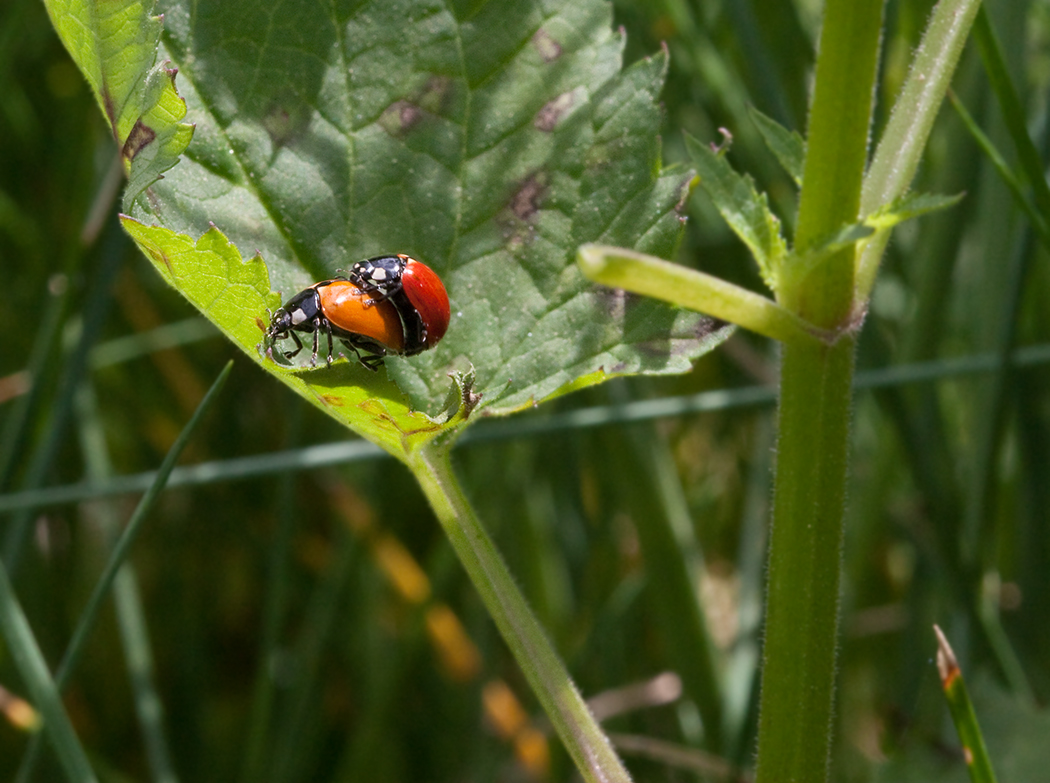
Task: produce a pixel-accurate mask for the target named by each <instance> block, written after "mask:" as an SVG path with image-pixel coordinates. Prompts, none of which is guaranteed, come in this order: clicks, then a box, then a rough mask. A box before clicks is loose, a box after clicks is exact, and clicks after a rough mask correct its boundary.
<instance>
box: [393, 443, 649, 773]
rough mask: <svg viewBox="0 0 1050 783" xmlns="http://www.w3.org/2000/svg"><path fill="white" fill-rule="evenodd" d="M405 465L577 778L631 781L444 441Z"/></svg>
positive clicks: (426, 449) (432, 444)
mask: <svg viewBox="0 0 1050 783" xmlns="http://www.w3.org/2000/svg"><path fill="white" fill-rule="evenodd" d="M408 465H409V467H410V468H411V469H412V472H413V473H414V474H415V476H416V479H417V480H418V481H419V483H420V486H421V487H422V489H423V492H424V493H425V494H426V496H427V499H428V500H429V501H430V505H431V506H432V507H433V509H434V512H435V514H437V518H438V520H439V521H440V522H441V526H442V527H443V528H444V530H445V533H446V535H447V536H448V539H449V541H450V542H451V543H452V547H453V549H454V550H455V552H456V555H457V556H458V557H459V560H460V562H461V563H462V564H463V567H464V568H465V569H466V571H467V574H468V575H469V576H470V579H471V581H472V582H473V583H474V586H475V588H477V590H478V593H480V595H481V600H482V601H483V602H484V603H485V607H486V609H488V612H489V615H491V617H492V619H493V620H495V622H496V626H497V627H498V628H499V630H500V633H501V634H502V635H503V639H504V641H505V642H506V643H507V646H508V647H510V650H511V652H512V653H513V655H514V657H515V659H516V660H517V661H518V665H519V666H521V668H522V671H524V673H525V676H526V678H527V679H528V681H529V685H531V686H532V690H533V692H534V693H535V694H536V697H537V698H538V699H539V701H540V704H541V705H543V708H544V710H545V711H546V713H547V717H548V718H549V719H550V721H551V724H552V725H553V726H554V729H555V731H557V733H558V736H559V737H561V740H562V742H563V743H564V744H565V748H566V749H567V750H568V752H569V755H570V756H572V759H573V761H574V762H575V763H576V767H577V769H578V770H579V771H580V774H581V775H582V776H583V778H584V780H587V781H594V782H595V783H597V782H598V781H608V782H609V783H616V782H619V783H626V781H630V779H631V778H630V775H628V774H627V770H626V769H625V768H624V766H623V764H622V762H621V761H620V759H619V758H618V757H617V755H616V753H615V752H614V751H613V749H612V746H611V745H610V744H609V740H608V739H607V738H606V736H605V734H603V733H602V730H601V728H600V727H599V726H598V723H597V721H595V719H594V716H592V715H591V712H590V710H589V709H588V708H587V705H586V704H585V703H584V701H583V697H581V696H580V693H579V691H578V690H577V689H576V686H575V685H574V684H573V682H572V679H571V678H570V677H569V673H568V671H567V670H566V668H565V664H564V663H562V661H561V659H560V658H559V657H558V654H557V653H556V652H555V651H554V647H553V646H552V645H551V643H550V640H549V639H548V638H547V635H546V634H545V633H544V631H543V628H542V627H541V626H540V624H539V621H538V620H537V619H536V616H535V615H534V614H533V613H532V611H531V610H530V609H529V607H528V604H527V603H526V602H525V597H524V596H523V595H522V594H521V591H520V590H519V589H518V586H517V584H515V582H514V579H513V577H512V576H511V574H510V572H509V571H508V570H507V566H506V564H505V563H504V562H503V558H502V557H501V556H500V554H499V552H498V551H497V550H496V546H495V544H493V542H492V539H491V538H489V535H488V533H487V532H486V531H485V528H484V527H482V525H481V522H480V520H478V518H477V516H476V515H475V514H474V510H473V508H471V506H470V504H469V502H468V501H467V499H466V497H465V496H464V495H463V490H462V488H461V487H460V485H459V483H458V481H457V480H456V477H455V475H454V473H453V471H452V465H451V463H450V461H449V447H448V445H446V444H435V443H431V444H428V445H427V446H424V447H423V448H421V449H419V450H417V451H415V452H413V453H412V454H411V455H410V457H409V460H408Z"/></svg>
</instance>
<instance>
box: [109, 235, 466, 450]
mask: <svg viewBox="0 0 1050 783" xmlns="http://www.w3.org/2000/svg"><path fill="white" fill-rule="evenodd" d="M123 224H124V229H125V230H126V231H127V232H128V233H129V234H130V235H131V237H132V238H133V239H134V240H135V242H136V243H137V244H138V246H139V247H140V248H142V250H143V251H144V252H145V253H146V254H147V255H148V256H149V257H150V258H151V259H152V260H153V262H154V265H155V266H156V267H157V269H158V270H159V271H160V273H161V275H163V277H164V278H165V280H167V281H168V283H170V284H171V285H172V286H174V287H175V288H177V289H179V290H180V291H182V292H183V293H184V294H185V295H186V297H187V298H188V299H189V300H190V301H191V302H193V303H194V304H197V305H198V307H200V308H201V311H202V312H203V313H204V314H205V315H206V316H208V318H210V319H211V320H212V321H213V322H214V323H215V324H216V325H217V326H218V327H219V328H220V329H222V330H223V331H224V332H226V334H227V335H229V336H230V337H231V339H233V340H234V341H235V342H237V343H238V344H240V345H241V346H242V347H244V348H245V350H246V351H247V352H248V353H249V355H250V356H253V357H254V358H255V359H256V360H257V361H259V362H260V363H264V364H265V365H266V366H268V367H269V368H271V370H272V371H273V372H276V373H280V375H281V376H282V379H283V380H284V381H285V383H287V384H288V385H289V386H291V387H292V388H293V389H295V390H296V391H297V392H298V393H299V394H301V395H303V396H304V397H306V398H307V399H309V400H311V401H313V402H314V403H315V404H316V405H318V406H319V407H320V408H322V409H323V410H325V411H326V412H328V413H329V414H330V415H332V416H333V417H334V418H336V419H338V420H339V421H341V422H343V423H344V424H346V425H347V426H349V427H351V428H352V429H355V430H357V431H358V432H360V433H361V434H363V435H365V436H366V437H368V438H369V440H371V441H372V442H374V443H376V444H378V445H379V446H381V447H382V448H384V449H386V450H387V451H388V452H390V453H391V454H392V455H394V456H395V457H398V458H404V455H405V454H406V453H408V452H410V451H412V450H414V449H416V448H418V447H419V446H420V445H421V444H423V443H425V442H427V441H429V440H431V439H432V438H434V437H435V436H437V435H439V434H441V431H442V429H441V426H440V425H439V424H438V423H437V422H435V421H433V420H432V419H430V418H429V417H427V416H426V415H424V414H422V413H415V412H412V411H411V410H410V407H409V405H408V403H407V401H406V400H405V399H404V395H403V394H402V393H401V392H400V391H399V389H398V388H397V386H396V385H395V384H394V383H392V382H391V381H390V380H389V379H388V378H387V377H386V373H383V372H379V373H372V372H368V371H367V370H364V369H363V368H361V367H358V366H356V365H351V364H348V363H346V362H337V363H335V364H333V365H332V366H331V367H325V366H323V365H322V366H319V367H317V368H316V369H288V368H284V367H278V366H277V365H276V364H274V363H273V362H272V361H270V360H268V359H266V358H265V347H264V346H263V344H262V334H263V330H264V329H265V327H266V323H267V321H266V317H267V316H266V314H267V312H268V310H274V309H276V308H277V307H280V305H281V301H280V297H278V296H277V295H276V294H274V293H271V292H270V284H269V277H268V275H267V271H266V266H265V264H263V262H262V260H261V259H260V258H259V257H258V256H256V257H255V258H252V259H250V260H248V261H245V260H243V259H242V258H241V256H240V253H239V252H238V251H237V248H236V247H234V245H232V244H231V243H230V242H229V241H228V240H227V239H226V238H225V237H224V236H223V235H222V233H221V232H220V231H219V230H218V229H217V228H214V227H212V228H211V229H209V230H208V232H207V233H205V234H204V235H203V236H202V237H201V238H200V239H199V240H197V241H196V242H194V241H193V240H192V239H190V238H189V237H187V236H185V235H183V234H177V233H175V232H174V231H172V230H171V229H167V228H160V227H157V226H146V225H143V224H142V223H139V222H138V221H136V220H134V219H133V218H128V217H125V218H124V219H123ZM468 392H469V390H467V391H463V390H462V389H461V390H460V392H459V399H458V400H457V401H456V403H455V404H454V405H451V406H450V408H451V413H450V416H449V418H450V419H451V418H452V417H453V416H455V414H456V413H459V412H460V411H461V410H463V409H464V408H469V401H468V400H467V396H468Z"/></svg>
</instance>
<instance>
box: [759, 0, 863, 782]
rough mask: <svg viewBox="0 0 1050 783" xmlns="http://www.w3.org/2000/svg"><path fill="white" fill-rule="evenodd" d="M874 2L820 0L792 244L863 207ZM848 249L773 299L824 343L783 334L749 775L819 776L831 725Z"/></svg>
mask: <svg viewBox="0 0 1050 783" xmlns="http://www.w3.org/2000/svg"><path fill="white" fill-rule="evenodd" d="M881 19H882V3H881V2H880V0H829V1H828V3H827V5H826V7H825V12H824V27H823V30H822V32H821V39H820V56H819V59H818V61H817V81H816V84H815V87H814V98H813V105H812V109H811V112H810V120H809V137H808V139H807V143H806V162H805V169H804V174H803V183H804V184H803V188H802V196H801V201H800V205H799V224H798V231H797V233H796V239H795V246H796V250H798V251H804V250H806V249H807V248H809V247H812V246H814V245H815V244H816V243H817V242H819V241H820V239H821V238H822V237H826V236H829V235H831V234H833V233H834V232H835V231H838V230H839V229H840V228H841V227H842V226H843V225H846V224H849V223H852V222H853V221H855V220H856V219H857V217H858V213H859V209H860V191H861V185H862V181H863V174H864V164H865V157H866V154H867V139H868V125H869V122H870V113H871V92H872V85H873V84H874V79H875V66H876V59H877V53H878V42H879V34H880V24H881ZM853 270H854V251H853V250H852V249H847V250H844V251H842V252H841V253H837V254H836V255H835V256H834V257H833V258H832V259H830V260H829V261H828V262H827V263H825V264H821V265H820V266H819V267H817V268H816V269H814V270H813V271H812V272H811V273H809V274H805V275H798V276H796V277H789V278H788V280H789V283H788V284H786V285H784V287H783V288H782V289H781V291H780V292H779V293H780V294H781V296H780V301H781V303H782V304H784V305H786V306H788V307H789V308H791V309H794V310H795V312H796V313H797V314H798V315H799V316H801V317H802V318H804V319H805V320H807V321H809V322H810V323H813V324H815V325H817V326H819V327H823V328H825V329H839V330H842V335H843V336H842V337H841V338H840V339H839V340H838V341H836V342H834V343H831V344H829V345H813V344H812V343H806V342H790V343H786V344H785V345H784V348H783V357H782V363H781V371H780V403H779V409H778V433H779V434H778V437H779V440H778V445H777V465H776V475H775V484H774V496H773V498H774V508H773V525H772V530H771V533H770V544H769V577H768V578H769V586H768V593H767V608H766V628H765V641H764V647H763V653H762V654H763V667H762V692H761V697H760V704H759V725H758V761H757V782H758V783H773V781H776V783H783V782H784V781H807V782H811V781H824V780H827V776H828V760H829V751H830V747H831V737H832V712H833V709H832V708H833V703H834V692H835V662H836V646H837V641H838V622H839V618H838V612H839V578H840V577H839V573H840V568H841V561H842V552H841V548H842V538H843V532H842V526H843V504H844V500H845V485H846V465H847V453H848V446H849V416H850V390H851V387H852V383H853V352H854V348H855V342H856V337H855V332H853V331H852V330H851V329H850V328H849V327H850V319H851V314H852V312H853Z"/></svg>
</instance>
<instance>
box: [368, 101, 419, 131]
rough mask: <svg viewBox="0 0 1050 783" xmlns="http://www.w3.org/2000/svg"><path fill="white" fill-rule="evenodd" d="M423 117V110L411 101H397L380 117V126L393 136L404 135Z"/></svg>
mask: <svg viewBox="0 0 1050 783" xmlns="http://www.w3.org/2000/svg"><path fill="white" fill-rule="evenodd" d="M421 119H423V110H422V109H420V108H419V106H417V105H416V104H414V103H410V102H409V101H404V100H401V101H395V102H394V103H392V104H390V105H389V106H388V107H387V108H386V111H384V112H383V113H382V114H381V115H380V117H379V124H380V126H381V127H382V128H383V129H384V130H385V131H386V132H387V133H389V134H390V135H391V136H404V135H405V134H406V133H408V132H409V131H410V130H412V128H413V127H415V126H416V125H417V124H418V123H419V121H420V120H421Z"/></svg>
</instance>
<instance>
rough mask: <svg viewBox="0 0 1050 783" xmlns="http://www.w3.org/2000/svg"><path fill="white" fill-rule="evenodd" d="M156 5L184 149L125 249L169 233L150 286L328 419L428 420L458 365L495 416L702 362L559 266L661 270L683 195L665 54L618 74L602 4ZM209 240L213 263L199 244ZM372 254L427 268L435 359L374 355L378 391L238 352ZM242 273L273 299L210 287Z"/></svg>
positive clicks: (668, 312) (702, 324) (670, 328)
mask: <svg viewBox="0 0 1050 783" xmlns="http://www.w3.org/2000/svg"><path fill="white" fill-rule="evenodd" d="M159 10H161V11H163V13H164V19H165V25H166V30H165V37H164V43H163V47H162V49H161V57H162V58H166V59H168V60H170V61H171V62H173V63H174V64H175V65H177V66H178V68H179V88H180V91H181V92H182V94H183V97H184V98H185V100H186V103H187V107H188V114H189V118H190V119H191V120H192V121H193V122H194V124H195V125H196V127H197V131H196V133H195V136H194V138H193V143H192V144H191V145H190V146H189V148H188V149H187V151H186V154H185V155H184V156H183V160H182V163H181V164H180V165H179V166H177V167H176V168H174V169H172V170H171V171H170V172H169V173H168V174H167V175H166V176H165V178H164V179H163V180H161V181H159V182H157V183H155V184H154V185H152V186H151V187H150V188H148V189H147V190H146V191H144V192H142V193H140V194H139V195H137V196H135V197H134V198H135V200H134V204H132V205H130V208H129V209H128V211H129V214H130V215H131V216H132V217H133V218H134V219H135V220H137V221H138V222H139V223H140V224H141V225H142V227H143V228H142V229H139V230H137V231H136V232H134V233H135V235H136V236H137V237H139V238H143V239H144V241H146V239H147V238H146V237H145V233H146V232H145V227H146V226H149V225H150V224H156V225H159V226H163V227H164V228H165V229H168V230H170V232H172V233H170V234H166V235H163V237H161V236H160V235H153V236H150V237H148V241H146V244H145V245H144V247H143V249H144V250H146V251H147V253H148V254H149V255H150V257H151V258H153V259H154V261H155V263H156V264H157V266H158V269H161V273H162V274H164V275H165V276H166V277H168V279H169V280H172V281H173V282H175V283H176V284H177V285H178V286H180V288H181V290H183V292H184V293H185V294H186V295H187V297H188V298H189V299H190V300H191V301H192V302H193V303H194V304H195V305H196V306H197V307H199V308H200V309H201V310H203V311H205V312H207V313H208V314H209V315H210V316H211V317H212V319H213V320H214V321H215V322H216V323H217V324H219V325H220V327H221V328H223V329H224V331H226V332H227V334H228V335H229V336H230V337H231V338H233V339H234V340H235V341H236V342H237V343H238V344H239V345H240V346H241V347H242V348H243V349H244V350H245V351H246V352H248V353H249V355H252V356H253V357H254V358H255V359H256V360H257V361H259V362H260V363H262V364H263V366H265V367H266V368H267V369H268V370H270V371H272V372H275V373H278V374H280V375H281V376H282V377H290V376H294V377H295V378H296V379H297V380H296V383H297V384H298V385H299V388H300V390H301V391H303V392H304V393H306V394H307V395H308V396H310V397H312V398H315V399H316V398H319V397H323V398H325V399H328V400H330V401H331V400H332V399H335V398H339V399H340V406H341V408H342V410H344V411H345V410H348V409H351V408H353V407H354V406H355V405H356V402H355V400H357V399H358V398H359V397H360V396H361V395H366V396H370V395H372V394H373V393H375V392H377V391H379V392H381V393H382V394H383V399H386V400H390V399H394V398H395V394H394V391H393V390H394V389H395V388H396V389H399V390H401V391H402V392H404V393H405V395H407V398H408V402H407V403H405V405H406V410H408V408H412V409H415V410H423V411H428V412H430V413H432V414H436V413H438V412H439V411H440V410H441V409H442V405H443V401H444V400H445V398H446V395H447V393H448V390H449V386H450V381H449V379H448V374H449V372H452V371H456V372H461V373H462V372H467V371H469V370H470V369H471V368H473V369H474V372H475V376H474V377H475V378H476V384H477V390H472V391H471V392H470V393H471V394H472V395H474V394H477V393H481V394H482V400H481V405H487V406H488V408H489V411H490V412H498V413H504V412H509V411H512V410H516V409H519V408H522V407H526V406H529V405H532V404H535V403H536V402H539V401H542V400H544V399H548V398H550V397H553V396H557V395H559V394H563V393H565V392H567V391H570V390H572V389H576V388H580V387H582V386H586V385H590V384H592V383H598V382H600V381H602V380H604V379H606V378H608V377H611V376H614V375H622V374H629V373H637V372H646V373H667V372H684V371H687V370H688V369H689V368H690V366H691V362H692V360H693V359H694V358H696V357H697V356H699V355H700V354H702V353H703V352H705V351H706V350H709V349H710V346H711V340H710V339H708V338H709V335H710V333H711V332H712V330H713V326H712V323H711V322H710V320H707V319H703V318H701V317H699V316H697V315H696V314H693V313H688V312H684V311H680V310H676V309H674V308H671V307H668V306H666V305H664V304H660V303H654V302H648V301H636V300H634V299H633V298H627V297H624V296H622V295H618V294H610V293H609V292H608V291H605V290H600V289H598V288H596V287H595V286H593V285H591V284H589V283H588V282H587V281H586V280H585V279H584V277H583V276H582V275H581V274H580V272H579V270H578V269H577V267H576V265H575V264H573V263H572V261H573V258H574V255H575V250H576V247H577V246H578V245H579V244H581V243H583V242H585V241H602V242H608V243H612V244H616V245H623V246H629V247H636V248H639V249H641V250H644V251H646V252H652V253H654V254H658V255H662V256H668V255H670V254H671V253H673V251H674V249H675V246H676V244H677V242H678V240H679V238H680V233H681V225H682V221H681V218H680V215H679V213H678V210H679V209H680V207H681V205H682V204H683V202H684V200H685V198H686V196H687V195H688V193H689V190H690V187H691V183H692V179H693V175H692V173H691V172H688V171H684V170H662V169H661V163H660V141H659V135H658V132H659V126H660V120H661V117H660V109H659V104H658V94H659V91H660V89H661V87H662V84H663V79H664V74H665V70H666V65H667V56H666V54H665V53H661V54H659V55H657V56H656V57H653V58H650V59H645V60H642V61H640V62H637V63H635V64H634V65H632V66H631V67H630V68H628V69H626V70H622V54H623V47H624V38H623V35H622V33H615V32H614V31H613V30H612V17H611V8H610V7H609V6H608V5H607V4H605V3H603V2H599V0H588V2H568V0H566V1H565V2H561V3H556V4H554V5H553V6H552V5H550V4H543V3H540V2H538V1H533V2H512V1H511V0H500V1H499V2H491V3H488V4H485V5H482V6H477V7H474V6H469V7H467V6H462V7H461V6H458V5H455V6H449V5H448V4H443V3H436V2H418V1H416V0H411V1H410V0H394V2H385V1H384V2H380V1H379V0H373V1H372V2H364V3H352V4H349V3H348V4H335V5H332V4H324V3H318V4H304V3H296V4H283V5H278V6H276V7H274V8H268V9H267V12H266V13H260V12H259V9H258V7H257V6H256V5H253V4H248V3H236V2H233V3H216V4H211V5H208V6H205V7H198V6H196V5H192V4H190V3H189V2H188V0H170V1H169V2H163V3H161V6H160V9H159ZM143 13H144V11H143ZM143 19H144V17H143ZM137 24H138V25H139V27H140V28H142V29H146V28H149V29H152V28H150V25H151V24H152V22H146V21H142V20H140V21H139V22H138V23H137ZM97 29H99V28H98V25H95V26H93V27H89V28H88V31H89V32H90V31H93V30H97ZM107 62H108V61H107ZM103 65H105V63H103ZM100 67H101V66H100ZM92 84H93V85H96V89H98V85H101V84H103V81H102V80H101V79H96V80H94V81H92ZM128 225H130V224H128ZM212 225H213V226H214V227H215V229H216V231H215V233H213V232H212V228H211V226H212ZM218 232H221V233H218ZM204 236H210V237H211V239H209V241H208V242H207V243H206V245H207V246H206V247H200V246H199V243H198V241H197V238H198V237H204ZM226 239H228V240H229V241H230V242H232V243H233V245H234V246H235V247H236V248H237V251H236V253H234V252H233V251H229V250H223V251H221V252H220V251H216V250H215V248H214V247H212V245H216V244H222V242H223V241H224V240H226ZM167 243H171V244H172V247H171V248H168V247H167V246H166V245H167ZM169 251H170V252H169ZM171 252H173V253H176V254H177V255H178V259H179V260H178V263H177V264H173V267H172V269H168V263H169V262H171ZM390 252H405V253H409V254H412V255H414V256H416V257H417V258H419V259H420V260H422V261H424V263H426V264H428V265H429V266H431V267H432V268H434V269H435V270H436V271H437V272H438V273H439V274H440V275H441V276H442V278H443V279H444V281H445V284H446V287H447V288H448V290H449V294H450V299H451V302H452V311H453V318H452V324H451V327H450V329H449V331H448V334H447V335H446V337H445V338H444V340H443V341H442V342H441V344H439V345H438V346H437V347H436V348H435V349H433V350H431V351H428V352H426V353H425V354H422V355H420V356H417V357H413V358H411V359H403V358H398V357H391V358H388V359H387V360H386V373H387V374H388V377H389V379H390V380H391V381H392V382H393V384H390V383H388V381H387V380H386V379H384V378H383V375H384V374H383V373H380V376H379V379H377V378H375V377H370V374H368V373H367V371H365V370H364V369H363V368H360V367H358V366H356V365H350V364H348V363H341V367H340V368H338V369H337V368H335V367H333V368H331V369H324V370H313V371H302V372H298V373H289V371H287V370H284V369H282V368H280V367H278V366H276V365H275V364H274V363H273V362H271V361H269V360H267V359H266V358H265V357H263V356H261V355H260V354H259V352H258V351H256V346H257V345H258V343H259V342H260V339H261V337H262V329H263V327H264V326H265V323H266V318H267V310H266V308H267V307H269V308H271V309H272V308H273V307H274V306H275V303H276V302H277V301H278V298H279V299H287V298H289V297H290V296H292V295H293V294H295V293H297V292H298V291H299V290H301V289H302V288H303V287H305V286H307V285H309V284H311V283H312V282H315V281H317V280H320V279H324V278H326V277H329V276H332V275H333V274H335V273H336V270H337V269H341V268H346V267H348V266H350V265H351V264H352V263H353V262H355V261H357V260H359V259H362V258H365V257H369V256H373V255H378V254H381V253H390ZM194 254H199V255H197V256H196V257H194V258H191V256H193V255H194ZM235 255H236V261H237V263H234V256H235ZM255 255H259V256H260V257H261V258H262V259H263V262H264V264H265V267H266V271H267V272H268V280H269V282H268V285H269V286H270V288H272V289H273V290H274V291H276V292H278V298H273V297H271V298H267V297H266V296H265V293H266V292H265V291H263V290H262V289H256V290H255V292H254V294H253V295H252V297H250V299H251V303H250V306H249V302H248V300H247V299H238V298H236V297H237V296H239V295H241V294H243V293H244V292H243V290H242V289H241V288H239V287H238V285H235V284H234V283H236V282H237V281H236V280H231V279H227V278H226V277H225V275H226V274H227V273H230V272H231V271H232V272H234V273H235V274H237V275H241V274H248V273H247V272H244V271H243V270H242V269H241V266H242V262H241V261H240V259H241V258H242V257H245V258H246V257H253V256H255ZM248 266H252V264H251V263H248ZM260 266H261V265H260ZM175 267H177V268H178V270H185V273H184V274H183V273H182V272H180V274H178V275H176V274H173V269H175ZM251 274H252V275H255V278H257V280H256V282H258V281H259V280H261V279H262V278H261V277H259V276H258V275H257V274H256V273H251ZM197 276H203V277H208V278H211V280H210V282H209V283H208V284H207V285H204V286H198V285H197V284H195V283H191V282H190V279H191V278H196V277H197ZM255 278H253V279H255ZM224 283H228V284H229V285H225V284H224ZM263 288H265V285H263ZM205 293H206V294H207V297H204V294H205ZM253 308H254V309H253ZM335 376H338V378H339V381H338V382H336V383H333V382H332V381H331V380H329V379H330V378H332V377H335ZM394 384H396V387H395V385H394ZM347 389H353V390H355V391H352V392H351V391H346V390H347ZM344 393H345V394H346V395H348V396H346V397H344V396H343V395H344ZM500 395H502V396H500ZM497 397H499V399H498V400H497V399H496V398H497ZM399 399H400V398H399ZM399 404H400V403H399ZM366 434H368V433H367V432H366ZM369 437H374V435H369Z"/></svg>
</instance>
